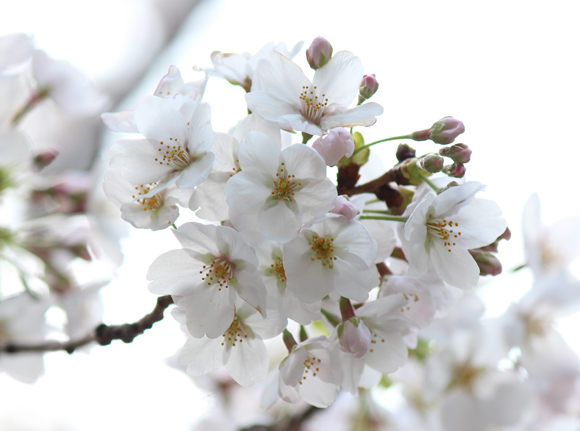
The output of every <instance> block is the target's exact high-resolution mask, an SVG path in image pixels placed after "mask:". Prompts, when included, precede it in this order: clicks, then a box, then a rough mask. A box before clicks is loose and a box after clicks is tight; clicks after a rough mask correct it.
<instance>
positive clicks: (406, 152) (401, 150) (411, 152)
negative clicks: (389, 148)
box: [396, 144, 416, 162]
mask: <svg viewBox="0 0 580 431" xmlns="http://www.w3.org/2000/svg"><path fill="white" fill-rule="evenodd" d="M415 154H416V153H415V149H414V148H412V147H410V146H408V145H407V144H399V146H398V147H397V154H396V156H397V160H398V161H399V162H402V161H403V160H407V159H412V158H413V157H415Z"/></svg>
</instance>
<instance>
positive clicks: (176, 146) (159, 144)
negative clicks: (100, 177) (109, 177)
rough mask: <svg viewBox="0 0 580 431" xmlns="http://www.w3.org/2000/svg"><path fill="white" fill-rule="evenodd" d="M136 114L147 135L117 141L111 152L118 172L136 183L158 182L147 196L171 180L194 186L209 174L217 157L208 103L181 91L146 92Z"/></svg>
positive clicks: (179, 185) (137, 122)
mask: <svg viewBox="0 0 580 431" xmlns="http://www.w3.org/2000/svg"><path fill="white" fill-rule="evenodd" d="M134 117H135V121H136V124H137V128H138V129H139V132H140V133H141V134H143V136H144V137H145V139H128V140H120V141H117V142H116V143H115V145H114V146H113V147H112V148H111V150H110V151H109V155H110V156H111V159H112V160H111V165H110V167H111V169H112V170H113V171H116V172H117V173H118V174H119V175H120V176H122V177H123V178H124V179H125V180H127V181H128V182H130V183H132V184H136V185H141V184H143V185H146V184H149V183H158V184H157V185H156V186H155V187H154V188H152V189H151V190H150V191H149V193H148V194H147V195H146V197H150V196H153V195H154V194H156V193H158V192H159V191H160V190H162V189H164V188H167V187H168V186H170V185H172V184H176V185H177V187H179V188H193V187H195V186H197V185H198V184H200V183H201V182H203V181H205V179H207V177H208V176H209V174H210V171H211V167H212V164H213V161H214V158H215V155H214V153H212V152H211V151H210V150H211V147H212V145H213V139H214V134H213V130H212V128H211V124H210V107H209V105H208V104H206V103H196V102H194V101H193V100H191V99H189V98H187V97H185V96H181V95H176V96H175V97H174V98H166V99H161V98H159V97H155V96H147V97H145V98H143V99H142V100H141V102H140V103H139V106H138V107H137V109H135V113H134Z"/></svg>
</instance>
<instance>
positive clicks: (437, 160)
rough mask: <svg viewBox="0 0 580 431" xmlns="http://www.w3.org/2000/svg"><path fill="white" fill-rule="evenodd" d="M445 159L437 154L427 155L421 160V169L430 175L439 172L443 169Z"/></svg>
mask: <svg viewBox="0 0 580 431" xmlns="http://www.w3.org/2000/svg"><path fill="white" fill-rule="evenodd" d="M444 160H445V159H443V157H441V156H440V155H438V154H427V155H426V156H423V157H422V158H421V167H422V168H423V169H425V170H426V171H427V172H431V173H432V174H434V173H437V172H440V171H441V169H443V162H444Z"/></svg>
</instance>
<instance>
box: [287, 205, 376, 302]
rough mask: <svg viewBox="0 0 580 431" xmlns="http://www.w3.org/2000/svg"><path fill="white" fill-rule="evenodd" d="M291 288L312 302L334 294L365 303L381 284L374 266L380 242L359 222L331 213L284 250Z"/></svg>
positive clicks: (301, 297) (307, 229)
mask: <svg viewBox="0 0 580 431" xmlns="http://www.w3.org/2000/svg"><path fill="white" fill-rule="evenodd" d="M283 252H284V268H285V271H286V276H287V277H288V281H287V285H288V289H290V290H291V291H292V292H293V293H294V295H296V297H298V298H299V299H301V300H302V301H305V302H308V303H311V302H315V301H319V300H321V299H322V298H324V297H325V296H326V295H328V294H331V293H334V294H336V295H340V296H344V297H346V298H349V299H354V300H355V301H361V302H362V301H365V300H366V299H367V298H368V292H369V291H370V290H371V289H372V288H373V287H375V286H376V285H377V284H378V279H377V277H376V275H375V274H376V273H375V272H374V271H373V270H372V268H371V267H374V261H375V256H376V254H377V243H376V241H375V240H374V239H372V238H371V236H370V234H369V233H368V231H367V230H366V228H365V227H364V226H363V225H362V224H361V223H359V222H357V221H355V220H348V219H347V218H346V217H344V216H340V215H335V214H329V215H328V216H327V217H325V219H324V220H323V221H322V222H320V223H317V224H315V225H313V226H311V227H305V228H303V229H302V230H301V231H300V234H299V235H298V236H297V237H296V238H295V239H294V240H292V241H291V242H289V243H288V244H285V245H284V247H283Z"/></svg>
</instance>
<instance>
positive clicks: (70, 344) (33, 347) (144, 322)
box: [0, 295, 173, 353]
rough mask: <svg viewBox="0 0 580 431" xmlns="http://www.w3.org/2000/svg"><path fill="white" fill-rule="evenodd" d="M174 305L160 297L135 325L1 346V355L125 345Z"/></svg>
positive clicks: (157, 320) (169, 300)
mask: <svg viewBox="0 0 580 431" xmlns="http://www.w3.org/2000/svg"><path fill="white" fill-rule="evenodd" d="M171 304H173V299H172V298H171V296H170V295H165V296H160V297H159V298H157V305H155V308H154V309H153V311H152V312H151V313H149V314H147V315H145V316H143V317H142V318H141V319H139V320H138V321H136V322H134V323H125V324H123V325H111V326H108V325H105V324H104V323H101V324H100V325H99V326H97V327H96V328H95V329H94V331H93V332H92V333H91V334H89V335H87V336H86V337H84V338H81V339H80V340H75V341H67V342H64V343H61V342H58V341H49V342H47V343H43V344H13V343H9V344H6V345H4V346H0V353H1V352H5V353H19V352H56V351H60V350H64V351H65V352H68V353H73V352H74V351H75V350H76V349H78V348H79V347H82V346H84V345H87V344H90V343H93V342H96V343H98V344H100V345H101V346H107V345H109V344H111V342H112V341H113V340H121V341H123V342H124V343H131V342H132V341H133V340H134V339H135V338H136V337H138V336H139V335H141V334H143V332H145V331H146V330H147V329H151V327H153V324H154V323H156V322H159V321H160V320H161V319H163V313H164V311H165V309H166V308H167V307H169V306H170V305H171Z"/></svg>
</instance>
